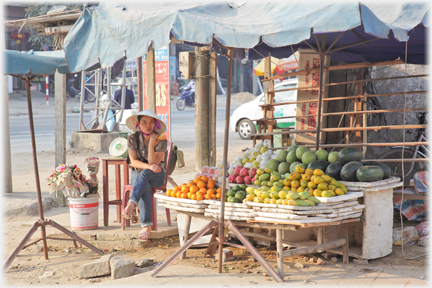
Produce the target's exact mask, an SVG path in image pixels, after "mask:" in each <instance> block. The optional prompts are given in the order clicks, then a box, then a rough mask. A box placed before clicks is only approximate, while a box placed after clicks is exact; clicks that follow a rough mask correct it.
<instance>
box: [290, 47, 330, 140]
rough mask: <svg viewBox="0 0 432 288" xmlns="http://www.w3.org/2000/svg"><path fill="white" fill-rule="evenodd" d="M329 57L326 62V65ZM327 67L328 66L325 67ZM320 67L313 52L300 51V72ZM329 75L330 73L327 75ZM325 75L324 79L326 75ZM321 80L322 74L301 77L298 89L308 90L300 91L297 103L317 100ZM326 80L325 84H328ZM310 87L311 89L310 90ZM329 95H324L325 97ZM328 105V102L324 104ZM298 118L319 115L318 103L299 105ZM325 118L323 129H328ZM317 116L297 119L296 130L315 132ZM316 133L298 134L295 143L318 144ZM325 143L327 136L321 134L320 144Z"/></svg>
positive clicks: (324, 107) (324, 108)
mask: <svg viewBox="0 0 432 288" xmlns="http://www.w3.org/2000/svg"><path fill="white" fill-rule="evenodd" d="M327 60H328V57H326V60H325V61H324V64H326V62H327ZM325 66H327V65H325ZM319 67H320V59H319V55H318V54H317V53H315V52H314V51H312V50H306V49H299V70H308V69H313V68H319ZM325 74H328V73H325ZM325 74H324V77H326V75H325ZM319 80H320V73H319V72H318V73H308V74H302V75H299V80H298V87H299V88H300V87H301V88H307V89H302V90H298V92H297V101H307V100H317V99H318V95H319V88H318V86H319ZM326 82H327V81H326V78H324V83H326ZM308 87H310V88H308ZM326 94H327V93H324V94H323V97H322V98H324V97H325V95H326ZM324 103H327V102H323V104H324ZM321 107H322V110H321V112H322V111H326V110H327V109H326V107H327V105H321ZM296 111H297V112H296V116H307V115H317V114H318V102H316V101H315V102H309V103H298V104H297V109H296ZM323 120H325V117H324V118H323V117H322V118H321V128H325V127H326V125H325V124H326V122H325V121H323ZM317 121H318V117H317V116H309V117H301V118H297V120H296V124H295V129H296V130H314V129H316V128H317ZM315 135H316V133H298V134H296V135H295V136H294V137H295V141H296V142H298V143H302V144H315V142H316V136H315ZM324 142H325V134H323V133H321V135H320V143H324Z"/></svg>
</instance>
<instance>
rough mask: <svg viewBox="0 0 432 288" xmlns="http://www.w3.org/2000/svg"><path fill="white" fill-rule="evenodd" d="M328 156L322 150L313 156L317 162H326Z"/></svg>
mask: <svg viewBox="0 0 432 288" xmlns="http://www.w3.org/2000/svg"><path fill="white" fill-rule="evenodd" d="M328 155H329V153H328V152H327V151H326V150H324V149H320V150H318V151H316V152H315V156H316V159H317V160H324V161H327V159H328Z"/></svg>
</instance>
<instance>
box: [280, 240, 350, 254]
mask: <svg viewBox="0 0 432 288" xmlns="http://www.w3.org/2000/svg"><path fill="white" fill-rule="evenodd" d="M346 243H347V239H345V238H340V239H337V240H334V241H330V242H327V243H323V244H319V245H315V246H308V247H304V248H297V249H293V250H288V251H284V252H282V257H291V256H295V255H301V254H310V253H316V252H318V251H322V250H326V249H332V248H336V247H340V246H343V245H345V244H346Z"/></svg>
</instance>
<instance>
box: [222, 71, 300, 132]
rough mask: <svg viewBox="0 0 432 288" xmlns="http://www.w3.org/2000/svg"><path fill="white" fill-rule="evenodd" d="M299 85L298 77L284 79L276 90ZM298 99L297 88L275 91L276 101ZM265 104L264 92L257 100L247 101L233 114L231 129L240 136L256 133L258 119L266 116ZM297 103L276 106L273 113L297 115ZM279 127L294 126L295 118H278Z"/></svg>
mask: <svg viewBox="0 0 432 288" xmlns="http://www.w3.org/2000/svg"><path fill="white" fill-rule="evenodd" d="M297 85H298V78H292V79H287V80H284V81H283V82H280V83H279V84H276V85H275V90H282V89H288V88H295V87H297ZM296 100H297V90H290V91H282V92H277V93H275V98H274V103H281V102H290V101H296ZM263 104H265V97H264V93H262V94H261V95H259V96H258V97H257V98H256V99H255V100H252V101H250V102H247V103H245V104H243V105H241V106H240V107H238V108H237V109H235V110H234V112H233V113H232V114H231V117H230V129H231V130H232V131H234V132H238V134H239V136H240V138H242V139H245V140H246V139H250V138H251V137H250V135H251V134H255V133H256V131H257V129H258V126H257V125H256V121H255V120H257V119H261V118H263V117H264V111H263V110H262V108H261V107H260V105H263ZM295 113H296V104H288V105H281V106H275V107H274V111H273V115H274V117H284V116H295ZM276 122H277V127H279V128H287V127H290V126H294V124H295V118H286V119H278V120H277V121H276Z"/></svg>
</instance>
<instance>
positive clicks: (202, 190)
mask: <svg viewBox="0 0 432 288" xmlns="http://www.w3.org/2000/svg"><path fill="white" fill-rule="evenodd" d="M199 192H201V193H202V194H207V189H206V188H204V187H203V188H200V189H199Z"/></svg>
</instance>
